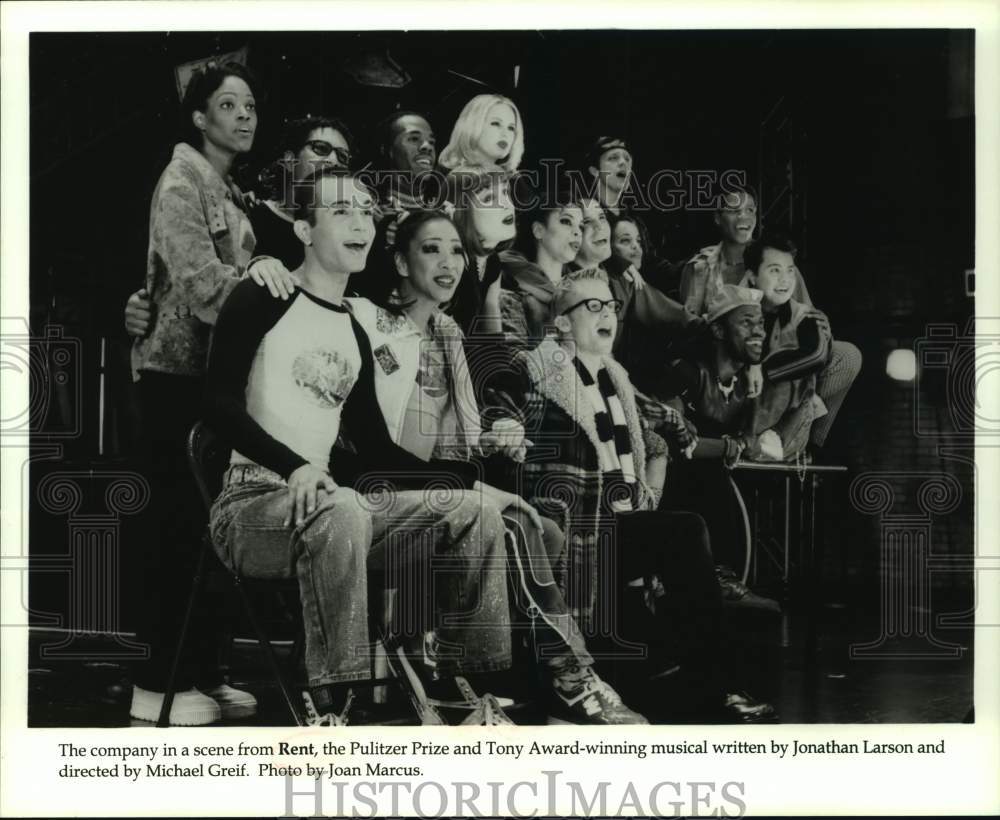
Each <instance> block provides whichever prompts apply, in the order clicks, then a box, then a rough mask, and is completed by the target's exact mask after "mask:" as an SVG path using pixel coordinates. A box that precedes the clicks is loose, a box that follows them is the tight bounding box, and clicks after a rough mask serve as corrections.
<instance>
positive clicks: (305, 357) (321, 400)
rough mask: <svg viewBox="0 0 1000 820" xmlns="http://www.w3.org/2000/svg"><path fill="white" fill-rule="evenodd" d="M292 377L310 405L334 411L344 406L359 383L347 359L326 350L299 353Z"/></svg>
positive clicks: (314, 349)
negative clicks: (355, 383) (353, 388)
mask: <svg viewBox="0 0 1000 820" xmlns="http://www.w3.org/2000/svg"><path fill="white" fill-rule="evenodd" d="M292 378H293V379H294V381H295V386H296V387H298V388H299V390H301V391H302V393H303V394H304V395H305V396H306V398H307V399H308V401H309V402H310V404H313V405H314V406H316V407H323V408H330V409H333V408H337V407H340V405H341V404H343V403H344V400H345V399H346V398H347V396H348V394H349V393H350V392H351V388H352V387H353V386H354V382H355V381H356V380H357V379H356V375H355V373H354V368H353V367H352V366H351V363H350V362H349V361H347V359H345V358H344V357H343V356H341V355H340V354H339V353H338V352H337V351H336V350H330V349H329V348H323V347H317V348H313V349H312V350H306V351H303V352H302V353H300V354H298V355H297V356H296V357H295V360H294V362H293V363H292Z"/></svg>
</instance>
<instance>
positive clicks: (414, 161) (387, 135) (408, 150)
mask: <svg viewBox="0 0 1000 820" xmlns="http://www.w3.org/2000/svg"><path fill="white" fill-rule="evenodd" d="M377 139H378V148H379V153H380V154H381V158H382V160H383V162H384V163H385V165H386V167H385V168H381V169H379V170H384V171H388V172H389V174H390V177H389V179H388V181H387V184H386V185H384V186H381V187H382V190H383V192H384V193H383V198H384V199H385V200H386V201H385V203H384V204H385V205H386V206H388V207H390V208H394V207H397V206H398V207H401V208H402V209H403V210H406V211H412V210H416V209H418V208H421V207H423V202H422V200H421V198H420V192H419V191H418V190H415V188H414V182H415V180H417V179H419V177H420V175H421V174H427V173H429V172H430V171H432V170H434V164H435V163H436V162H437V141H436V139H435V137H434V130H433V129H432V128H431V124H430V122H428V120H427V118H426V117H425V116H424V115H423V114H418V113H417V112H416V111H396V112H393V113H392V114H391V115H390V116H388V117H386V118H385V119H383V120H382V122H380V123H379V125H378V129H377ZM393 200H394V201H393Z"/></svg>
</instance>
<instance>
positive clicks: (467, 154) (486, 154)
mask: <svg viewBox="0 0 1000 820" xmlns="http://www.w3.org/2000/svg"><path fill="white" fill-rule="evenodd" d="M523 155H524V121H523V120H522V119H521V113H520V112H519V111H518V110H517V106H516V105H514V103H513V101H511V100H510V99H508V98H507V97H503V96H501V95H499V94H480V95H478V96H476V97H473V98H472V99H471V100H469V102H468V103H466V105H465V108H463V109H462V113H461V114H459V115H458V120H456V122H455V127H454V128H452V130H451V139H449V140H448V144H447V145H446V146H445V148H444V150H443V151H442V152H441V157H440V159H439V160H438V161H439V163H440V165H441V166H442V167H443V168H446V169H447V170H449V171H456V170H488V171H497V170H500V171H508V172H510V171H516V170H517V168H518V166H519V165H520V164H521V157H522V156H523Z"/></svg>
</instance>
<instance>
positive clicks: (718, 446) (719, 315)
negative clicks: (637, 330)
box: [652, 257, 828, 611]
mask: <svg viewBox="0 0 1000 820" xmlns="http://www.w3.org/2000/svg"><path fill="white" fill-rule="evenodd" d="M769 258H770V257H769ZM776 261H780V262H782V263H785V262H787V261H788V260H786V259H781V258H780V257H779V258H778V259H777V260H776ZM793 283H794V275H793V274H792V272H791V270H790V268H787V267H785V268H783V270H782V273H781V274H780V276H779V275H772V274H771V273H770V271H769V272H768V273H766V274H764V277H763V281H762V284H763V285H764V286H765V287H766V288H767V290H766V291H765V292H762V291H760V290H754V289H750V288H745V287H740V286H739V285H728V284H727V285H723V286H722V287H721V288H720V289H719V290H718V291H716V293H715V296H714V297H713V299H712V302H711V303H710V304H709V309H708V314H707V319H708V322H709V331H710V335H709V336H707V337H705V338H704V339H703V340H702V343H701V345H700V346H699V347H698V348H697V349H696V350H694V351H692V352H691V354H690V355H689V356H688V357H686V358H682V359H675V360H673V361H671V362H670V363H669V364H668V365H667V367H666V368H665V369H664V370H663V372H662V375H661V378H660V380H659V383H658V384H657V385H656V386H655V388H654V389H653V390H652V392H653V394H654V395H655V396H656V397H658V398H660V399H663V400H665V401H667V403H668V404H669V405H671V406H672V407H674V408H675V409H677V410H679V411H680V412H683V413H684V415H685V418H686V419H687V420H688V422H689V423H690V424H691V427H692V432H696V433H697V435H698V444H697V447H695V448H694V450H693V451H692V453H691V460H690V461H688V460H685V459H677V460H676V461H675V462H674V464H673V468H672V469H674V470H675V473H674V474H673V475H674V481H673V482H672V484H671V486H672V487H673V488H674V491H673V492H672V493H671V496H670V498H669V501H670V502H671V504H674V505H678V506H680V507H681V508H682V509H694V510H698V511H699V512H702V513H703V514H705V516H706V519H707V520H708V522H709V529H710V530H711V532H712V543H713V544H714V545H715V551H716V555H717V557H718V558H719V559H720V560H721V561H722V562H726V563H730V562H732V560H733V559H734V556H733V555H732V554H731V553H730V551H731V550H732V549H733V548H734V547H735V546H736V544H737V541H738V538H737V533H736V530H735V527H734V526H733V522H732V516H731V515H729V514H727V513H726V511H725V510H721V511H720V509H719V505H720V504H722V503H724V502H725V500H726V499H728V498H730V495H731V493H730V489H729V487H728V486H727V478H726V474H725V472H724V471H723V470H722V469H720V466H719V461H720V460H721V461H722V463H723V464H724V465H725V466H726V467H730V468H731V467H733V466H734V465H735V464H736V463H737V462H738V461H739V460H740V458H741V457H744V456H745V457H747V458H750V459H753V460H778V461H780V460H783V459H786V458H789V457H794V454H795V453H798V452H801V450H802V449H803V448H804V447H805V445H806V443H807V441H808V438H809V430H810V427H811V425H812V422H813V419H814V418H815V415H816V412H817V406H818V405H819V404H821V402H818V399H817V397H816V395H815V390H814V386H815V379H814V378H812V377H809V376H806V377H803V376H802V371H803V369H804V368H808V367H809V366H810V365H809V364H808V362H810V361H811V362H812V365H811V366H813V367H815V366H818V364H817V363H818V362H819V360H820V359H823V356H824V354H823V353H822V352H820V353H819V354H818V355H817V354H816V353H815V352H813V353H802V354H800V351H797V350H794V349H788V348H787V347H786V349H785V350H783V351H782V352H780V353H775V354H773V355H772V356H771V357H769V358H768V359H767V360H766V361H765V362H764V373H765V375H766V376H767V377H768V380H765V384H764V393H763V395H761V396H760V397H759V398H757V399H751V397H750V395H749V385H748V377H747V371H748V369H749V368H750V367H751V366H753V365H756V364H759V363H760V362H761V360H762V358H763V357H764V355H765V343H766V332H765V315H766V314H765V313H764V312H762V310H761V303H762V301H763V300H765V299H769V298H772V297H773V298H781V294H783V293H785V292H786V291H790V290H791V288H792V287H794V284H793ZM767 294H770V296H768V295H767ZM796 315H797V316H798V317H800V318H804V313H797V314H796ZM811 315H812V316H816V315H819V316H821V315H822V314H819V312H818V311H814V312H813V313H812V314H811ZM807 321H811V319H809V320H807ZM815 333H816V338H817V340H819V339H820V337H821V331H820V330H819V328H818V327H817V328H815ZM824 349H825V350H828V347H825V348H824ZM823 360H825V359H823ZM779 378H781V379H783V381H776V379H779ZM717 572H718V574H719V582H720V585H721V587H722V594H723V599H724V600H725V601H726V602H728V603H732V604H737V605H740V606H748V607H752V608H756V609H765V610H772V611H776V610H777V608H778V607H777V604H776V602H774V601H772V600H770V599H768V598H762V597H760V596H757V595H756V594H754V593H753V592H751V591H750V590H748V589H747V587H746V585H744V584H743V583H742V582H740V581H739V580H738V579H737V578H736V577H735V574H734V573H733V572H732V570H729V569H728V567H727V566H722V565H720V566H719V568H718V570H717Z"/></svg>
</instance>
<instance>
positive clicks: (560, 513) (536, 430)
mask: <svg viewBox="0 0 1000 820" xmlns="http://www.w3.org/2000/svg"><path fill="white" fill-rule="evenodd" d="M621 307H622V302H621V301H620V300H619V299H617V298H615V297H614V296H613V295H612V292H611V289H610V288H609V286H608V280H607V275H606V274H605V272H604V271H602V270H601V269H600V268H585V269H582V270H578V271H573V272H570V273H567V274H566V275H565V276H564V277H563V279H562V280H561V281H560V282H559V284H558V285H556V290H555V294H554V296H553V299H552V302H551V324H552V325H553V326H554V327H555V334H554V335H551V336H547V337H546V338H545V339H544V340H543V341H542V342H541V344H539V345H538V347H536V348H535V349H534V350H531V351H525V352H522V353H520V354H518V356H517V358H516V362H517V368H516V371H515V372H514V373H513V374H511V376H510V377H509V378H507V379H504V380H503V381H500V380H498V381H497V383H496V387H495V389H494V391H493V398H494V402H493V403H494V404H495V405H496V409H497V410H499V412H502V413H503V414H504V415H506V416H508V417H509V416H511V415H512V414H513V415H514V416H515V417H517V418H518V420H520V421H521V423H522V424H523V425H524V428H525V430H526V432H527V437H528V438H529V439H530V440H531V441H533V442H534V446H533V447H532V448H531V450H529V454H528V458H527V460H526V461H525V463H524V464H522V465H519V467H518V468H517V469H518V475H517V476H516V486H517V491H518V492H520V493H521V494H522V495H523V496H524V497H525V498H526V499H527V500H528V501H529V503H531V504H532V505H534V506H535V507H536V508H537V509H538V510H539V512H541V513H542V514H543V515H547V516H549V517H552V518H554V519H555V520H562V521H565V522H566V525H567V528H566V532H565V535H566V542H567V543H568V544H569V545H570V546H569V555H568V556H567V564H568V566H567V567H566V572H565V573H564V577H563V587H564V597H565V598H566V600H567V603H568V604H569V606H570V611H571V613H572V614H573V615H574V616H576V618H577V622H578V623H579V624H580V626H581V629H582V630H583V631H584V634H585V636H586V637H587V642H588V646H591V647H592V649H593V650H596V651H594V652H593V654H594V655H595V656H598V657H600V656H603V657H605V658H609V657H610V658H613V659H614V661H613V663H611V664H610V666H611V667H612V668H611V669H609V670H608V671H609V672H610V673H611V676H612V678H617V679H618V680H619V681H621V682H622V684H623V685H626V686H629V685H630V686H632V687H634V691H633V692H631V693H630V695H629V701H630V703H631V702H632V701H633V699H635V700H636V701H637V703H636V705H637V707H638V708H639V710H640V711H641V712H643V713H645V714H648V715H649V716H651V717H652V716H654V715H656V716H659V717H661V718H664V719H675V718H679V717H690V716H691V711H692V710H695V711H696V713H697V714H698V716H699V717H700V716H707V717H709V718H711V719H722V720H737V721H741V722H750V721H758V720H764V719H773V717H774V710H773V708H772V707H771V706H770V705H768V704H762V703H756V702H754V701H752V700H751V699H750V698H749V697H747V696H745V695H738V694H730V692H731V691H732V690H731V689H730V688H728V687H724V686H723V683H722V680H723V678H724V677H726V678H728V675H725V674H724V671H723V670H722V668H721V666H720V663H719V660H720V658H721V657H722V655H723V653H722V652H720V651H719V615H720V612H721V606H722V602H721V596H720V593H719V586H718V583H717V582H716V578H715V571H714V561H713V558H712V551H711V547H710V543H709V536H708V530H707V529H706V527H705V523H704V521H703V520H702V519H701V518H700V517H699V516H697V515H695V514H693V513H689V512H666V511H662V510H657V509H655V507H656V499H655V494H654V493H653V492H651V490H650V487H649V482H648V480H647V452H646V447H645V444H644V438H643V430H642V427H641V424H640V418H639V412H638V410H637V408H636V396H635V390H634V388H633V387H632V384H631V382H630V380H629V376H628V373H627V372H626V371H625V369H624V368H623V367H622V366H621V365H620V364H618V363H617V362H616V361H615V360H614V358H613V357H612V355H611V350H612V346H613V344H614V339H615V332H616V330H617V327H618V311H619V310H621ZM491 412H492V411H491ZM672 430H673V434H674V435H675V436H676V437H677V439H678V440H677V441H676V442H675V443H676V445H677V447H678V449H680V450H685V449H688V448H690V447H691V446H692V444H693V443H694V442H693V441H691V440H690V439H689V438H687V432H686V428H685V427H684V425H683V424H679V425H676V426H674V427H672ZM664 592H665V594H663V593H664ZM608 624H610V625H611V628H610V629H608V628H607V627H606V626H604V625H608ZM668 635H669V636H670V637H671V638H672V639H674V643H673V645H671V646H669V647H667V646H665V641H664V638H665V636H668ZM671 656H672V657H678V656H679V657H680V659H681V666H682V679H684V680H685V681H686V683H688V684H690V692H691V694H690V699H689V700H688V699H685V700H683V702H682V703H681V704H680V707H681V708H680V709H678V704H677V703H673V702H669V700H668V699H665V698H664V697H663V693H662V689H661V687H660V685H659V683H658V681H659V678H660V677H661V676H662V675H664V674H665V672H666V666H667V665H666V664H665V661H666V660H667V658H668V657H671ZM640 666H641V667H642V668H641V670H640ZM602 674H603V672H602ZM640 682H641V683H640ZM639 703H642V704H643V705H641V706H639Z"/></svg>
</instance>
